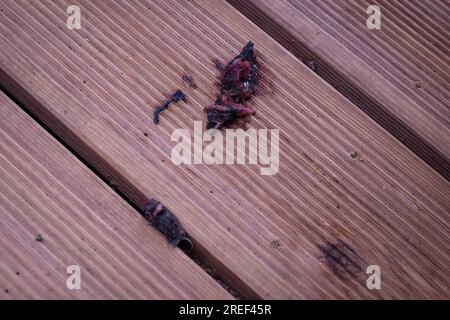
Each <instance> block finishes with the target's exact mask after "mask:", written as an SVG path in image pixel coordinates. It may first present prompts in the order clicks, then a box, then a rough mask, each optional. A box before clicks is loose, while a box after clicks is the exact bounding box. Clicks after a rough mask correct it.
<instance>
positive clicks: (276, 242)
mask: <svg viewBox="0 0 450 320" xmlns="http://www.w3.org/2000/svg"><path fill="white" fill-rule="evenodd" d="M270 245H271V246H272V248H274V249H278V248H279V247H280V246H281V241H280V240H273V241H271V242H270Z"/></svg>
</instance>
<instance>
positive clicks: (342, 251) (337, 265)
mask: <svg viewBox="0 0 450 320" xmlns="http://www.w3.org/2000/svg"><path fill="white" fill-rule="evenodd" d="M319 249H320V251H321V252H322V254H323V257H324V258H325V261H326V262H327V265H328V266H329V267H330V268H331V270H332V271H333V272H334V274H336V275H337V276H338V277H339V278H340V279H342V280H347V279H348V278H349V277H356V276H357V275H358V273H360V272H361V270H362V268H361V259H360V257H359V256H358V255H357V254H356V252H355V251H354V250H353V249H352V248H351V247H350V246H349V245H348V244H346V243H345V242H344V241H342V240H340V239H337V240H336V241H334V242H328V243H327V244H326V245H325V246H319Z"/></svg>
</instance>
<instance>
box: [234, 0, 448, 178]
mask: <svg viewBox="0 0 450 320" xmlns="http://www.w3.org/2000/svg"><path fill="white" fill-rule="evenodd" d="M230 2H232V3H233V5H235V6H236V7H237V8H239V9H240V10H242V12H244V13H245V14H246V15H248V16H249V17H251V19H252V20H253V21H255V23H257V24H258V25H259V26H261V27H262V28H263V29H264V30H266V31H267V32H268V33H270V34H271V35H272V36H273V37H274V39H276V40H277V41H279V42H280V43H282V44H283V45H284V46H285V47H286V48H288V49H289V50H290V51H292V52H293V53H295V54H296V55H297V56H298V57H299V58H300V59H305V60H315V62H316V66H317V73H318V74H319V75H320V76H321V77H323V78H324V79H325V80H326V81H328V82H330V83H331V84H332V85H333V86H335V87H336V88H337V89H338V90H339V91H340V92H342V93H343V94H344V95H345V96H346V97H348V98H349V99H350V100H351V101H353V102H354V103H355V104H357V105H359V106H360V108H362V109H363V110H364V111H365V112H367V113H368V114H369V115H370V116H371V117H372V118H374V119H376V121H377V122H378V123H380V124H381V125H382V126H384V127H385V128H387V129H388V130H389V131H390V132H391V133H393V134H394V135H395V136H396V137H397V138H398V139H400V140H401V141H403V142H404V143H405V144H406V145H407V146H408V147H410V148H411V149H412V150H413V151H414V152H416V153H417V154H418V155H420V157H422V159H424V160H426V161H427V162H428V163H429V164H430V165H432V166H433V167H434V168H436V170H438V171H439V172H440V173H441V174H442V175H444V176H445V177H447V179H448V180H450V138H449V137H450V104H449V101H450V23H449V21H450V2H449V1H442V0H426V1H422V0H394V1H391V0H377V1H367V0H358V1H348V0H337V1H336V0H318V1H316V0H314V1H313V0H280V1H270V0H250V1H238V0H230ZM375 4H376V5H378V6H379V7H380V9H381V29H380V30H369V29H368V28H367V27H366V20H367V18H368V17H369V14H367V13H366V10H367V7H368V6H369V5H375Z"/></svg>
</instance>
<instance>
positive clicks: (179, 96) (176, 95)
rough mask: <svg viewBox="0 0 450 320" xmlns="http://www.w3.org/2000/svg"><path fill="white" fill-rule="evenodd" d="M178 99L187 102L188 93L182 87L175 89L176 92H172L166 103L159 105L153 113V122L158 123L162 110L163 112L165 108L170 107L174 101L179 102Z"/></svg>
mask: <svg viewBox="0 0 450 320" xmlns="http://www.w3.org/2000/svg"><path fill="white" fill-rule="evenodd" d="M178 101H184V102H187V97H186V95H185V94H184V92H183V91H181V90H180V89H178V90H177V91H175V93H174V94H172V95H171V96H170V98H169V99H167V100H166V101H164V104H163V105H162V106H159V107H157V108H156V109H155V112H154V113H153V122H154V123H155V124H158V123H159V114H160V113H161V112H163V111H164V110H166V109H168V108H169V107H170V105H171V104H172V103H177V102H178Z"/></svg>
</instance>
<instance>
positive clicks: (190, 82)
mask: <svg viewBox="0 0 450 320" xmlns="http://www.w3.org/2000/svg"><path fill="white" fill-rule="evenodd" d="M181 79H183V81H184V82H186V83H187V84H188V85H189V87H191V88H193V89H197V84H196V83H195V80H194V77H192V76H191V75H190V74H183V76H182V77H181Z"/></svg>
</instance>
